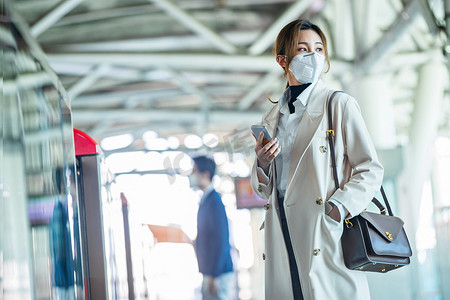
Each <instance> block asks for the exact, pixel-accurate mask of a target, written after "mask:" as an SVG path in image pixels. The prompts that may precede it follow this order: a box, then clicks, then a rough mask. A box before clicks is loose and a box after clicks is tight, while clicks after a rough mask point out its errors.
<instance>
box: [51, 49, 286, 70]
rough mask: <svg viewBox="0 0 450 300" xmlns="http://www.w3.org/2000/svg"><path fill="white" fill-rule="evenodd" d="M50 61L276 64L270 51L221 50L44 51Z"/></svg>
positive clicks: (205, 66)
mask: <svg viewBox="0 0 450 300" xmlns="http://www.w3.org/2000/svg"><path fill="white" fill-rule="evenodd" d="M47 57H48V60H49V62H50V63H51V64H52V63H61V62H62V63H67V62H70V63H75V64H77V63H82V64H83V63H88V64H93V65H97V64H99V63H108V64H113V65H122V66H132V67H145V66H147V67H155V68H164V67H169V68H171V69H174V70H179V69H191V70H216V71H217V70H228V71H231V70H233V71H248V72H252V71H255V72H260V71H268V70H272V69H275V68H278V67H279V66H278V65H277V63H276V62H275V61H274V59H273V57H272V56H271V55H267V56H247V55H233V56H229V55H220V54H167V53H165V54H140V53H114V54H112V53H83V54H80V53H64V54H54V53H48V54H47Z"/></svg>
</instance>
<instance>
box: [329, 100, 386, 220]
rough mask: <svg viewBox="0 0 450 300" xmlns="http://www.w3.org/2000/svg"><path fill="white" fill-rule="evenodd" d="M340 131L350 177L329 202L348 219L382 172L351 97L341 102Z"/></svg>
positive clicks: (372, 190) (378, 183)
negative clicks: (343, 105) (350, 169)
mask: <svg viewBox="0 0 450 300" xmlns="http://www.w3.org/2000/svg"><path fill="white" fill-rule="evenodd" d="M341 130H342V135H343V142H344V147H345V148H344V155H346V156H347V158H348V161H349V163H350V165H351V167H352V175H351V177H350V179H349V181H348V182H346V183H344V184H343V183H342V182H341V184H340V188H339V189H338V190H337V191H336V192H335V193H334V194H333V196H332V197H331V199H334V200H336V201H338V202H339V203H341V204H342V205H343V206H344V207H345V208H346V209H347V210H348V212H349V213H350V215H351V216H356V215H358V214H359V213H361V212H362V211H363V210H364V209H366V208H367V206H368V205H369V204H370V202H371V200H372V198H373V197H374V196H375V194H376V193H377V192H378V191H379V189H380V186H381V183H382V180H383V172H384V171H383V167H382V166H381V164H380V162H379V161H378V156H377V153H376V151H375V146H374V145H373V142H372V140H371V138H370V134H369V131H368V130H367V127H366V124H365V122H364V120H363V118H362V115H361V111H360V109H359V106H358V104H357V102H356V100H355V99H353V98H352V97H349V99H348V101H346V103H345V107H344V110H343V116H342V123H341Z"/></svg>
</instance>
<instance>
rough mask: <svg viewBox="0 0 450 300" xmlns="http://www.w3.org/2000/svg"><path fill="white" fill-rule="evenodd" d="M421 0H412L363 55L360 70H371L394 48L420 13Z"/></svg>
mask: <svg viewBox="0 0 450 300" xmlns="http://www.w3.org/2000/svg"><path fill="white" fill-rule="evenodd" d="M419 1H420V0H412V1H411V2H410V3H409V4H408V5H407V6H406V7H405V9H404V11H403V12H401V13H400V14H399V15H398V17H397V19H396V20H395V21H394V23H393V24H392V25H391V26H390V27H389V28H388V29H387V30H386V33H385V34H384V35H383V36H382V37H381V38H380V39H379V40H378V42H377V43H376V44H375V46H374V47H373V48H372V49H371V50H370V51H369V52H368V53H366V54H365V55H364V56H363V59H362V60H361V63H360V64H359V66H358V67H359V70H361V71H362V72H370V71H371V70H372V68H373V66H374V65H375V64H376V63H378V62H379V61H382V60H383V59H384V58H385V57H386V56H387V55H388V54H389V53H390V52H391V50H392V47H393V46H394V44H395V43H396V42H397V41H399V40H400V39H399V37H400V36H402V35H403V34H404V33H405V32H406V31H407V30H408V28H409V26H410V25H411V24H412V23H413V20H414V19H415V18H416V17H417V16H418V15H419V13H420V9H421V8H420V3H419Z"/></svg>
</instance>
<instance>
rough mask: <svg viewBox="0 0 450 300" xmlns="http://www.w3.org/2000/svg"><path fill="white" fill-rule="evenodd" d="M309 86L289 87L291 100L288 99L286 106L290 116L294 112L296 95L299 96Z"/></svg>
mask: <svg viewBox="0 0 450 300" xmlns="http://www.w3.org/2000/svg"><path fill="white" fill-rule="evenodd" d="M310 85H311V83H305V84H301V85H291V86H289V89H290V90H291V99H289V102H288V106H289V111H290V113H291V114H292V113H294V112H295V106H294V102H295V100H297V97H298V95H300V94H301V93H302V92H303V91H304V90H306V88H307V87H308V86H310Z"/></svg>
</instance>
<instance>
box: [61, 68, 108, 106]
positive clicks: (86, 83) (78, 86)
mask: <svg viewBox="0 0 450 300" xmlns="http://www.w3.org/2000/svg"><path fill="white" fill-rule="evenodd" d="M110 71H111V70H110V67H109V65H106V64H103V65H100V66H98V67H97V68H95V70H93V71H91V72H90V73H89V75H87V76H85V77H83V78H82V79H80V80H79V81H78V82H76V83H75V84H74V85H72V86H71V87H70V89H69V90H68V91H67V93H68V94H69V96H70V98H71V100H72V101H73V99H75V98H77V97H78V95H80V94H82V93H83V92H84V91H85V90H87V89H88V88H90V87H91V86H92V85H93V84H94V83H95V82H96V81H97V80H98V79H99V78H100V77H102V76H103V74H106V73H107V72H110Z"/></svg>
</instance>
